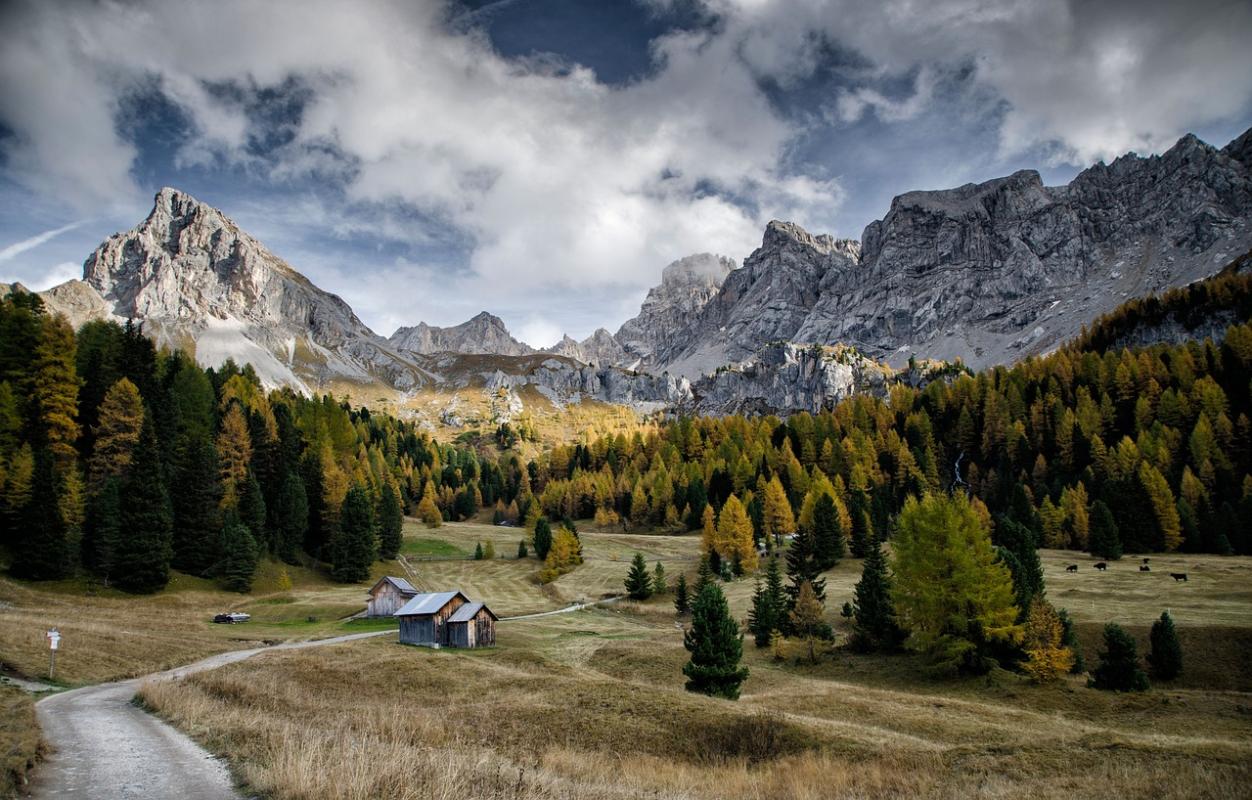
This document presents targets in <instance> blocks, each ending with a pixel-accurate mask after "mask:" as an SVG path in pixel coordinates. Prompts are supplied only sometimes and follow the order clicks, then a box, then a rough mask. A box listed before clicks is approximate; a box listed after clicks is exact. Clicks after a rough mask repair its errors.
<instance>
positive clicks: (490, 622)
mask: <svg viewBox="0 0 1252 800" xmlns="http://www.w3.org/2000/svg"><path fill="white" fill-rule="evenodd" d="M497 619H499V617H497V616H496V615H495V613H493V612H492V610H491V609H490V608H487V606H485V605H483V604H482V603H466V604H465V605H463V606H461V607H460V608H458V609H457V610H456V611H455V612H453V614H452V616H450V617H448V646H449V647H492V646H494V645H495V643H496V620H497Z"/></svg>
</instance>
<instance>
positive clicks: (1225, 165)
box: [657, 131, 1252, 376]
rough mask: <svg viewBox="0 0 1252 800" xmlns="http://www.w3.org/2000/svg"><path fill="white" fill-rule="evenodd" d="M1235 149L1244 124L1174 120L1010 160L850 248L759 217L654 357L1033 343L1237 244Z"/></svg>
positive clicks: (1240, 194) (684, 359) (681, 365)
mask: <svg viewBox="0 0 1252 800" xmlns="http://www.w3.org/2000/svg"><path fill="white" fill-rule="evenodd" d="M1250 154H1252V131H1249V132H1248V133H1245V134H1244V135H1243V136H1241V137H1239V139H1236V140H1235V141H1234V142H1231V143H1230V144H1229V145H1228V146H1227V147H1226V148H1225V149H1223V150H1217V149H1215V148H1213V147H1211V146H1209V145H1207V144H1204V143H1203V142H1201V141H1199V140H1198V139H1196V138H1195V137H1194V136H1186V137H1184V138H1183V139H1181V140H1180V141H1179V142H1178V144H1177V145H1175V146H1174V147H1173V148H1171V149H1170V150H1169V151H1168V152H1166V153H1164V154H1162V155H1159V156H1151V157H1148V158H1141V157H1139V156H1136V155H1127V156H1123V157H1122V158H1119V159H1117V160H1116V161H1114V162H1113V163H1112V164H1109V165H1105V164H1098V165H1096V166H1094V167H1091V168H1090V169H1088V170H1085V171H1084V172H1082V173H1081V174H1080V175H1078V176H1077V177H1076V178H1075V179H1074V180H1073V181H1071V182H1070V183H1069V184H1068V185H1066V186H1059V187H1045V186H1044V185H1043V184H1042V182H1041V181H1040V178H1039V175H1038V173H1035V172H1033V171H1022V172H1018V173H1015V174H1013V175H1011V176H1009V177H1007V178H999V179H996V180H992V181H987V182H986V183H982V184H976V185H975V184H969V185H966V186H962V187H960V188H957V189H950V190H945V191H933V192H910V193H908V194H904V195H901V196H899V197H897V198H896V199H895V200H894V201H893V202H892V204H891V210H890V211H889V212H888V214H887V215H886V216H885V217H884V218H883V219H882V220H879V221H876V222H873V223H871V224H870V225H869V226H868V227H867V228H866V229H865V233H864V235H863V238H862V243H861V246H860V247H859V248H858V247H857V245H856V243H855V242H848V241H835V240H833V239H831V238H830V237H826V236H811V235H810V234H808V233H806V232H805V231H803V230H801V229H800V228H798V227H797V226H795V225H790V224H786V223H776V222H775V223H770V226H769V227H768V228H767V229H766V232H765V237H764V241H763V242H762V245H761V248H760V249H758V250H757V251H756V252H754V253H753V254H752V255H751V256H750V257H749V258H748V259H747V260H746V261H745V262H744V267H743V269H740V270H736V271H735V272H733V273H731V275H730V276H729V277H728V278H727V279H726V281H725V283H724V284H723V285H722V287H721V290H720V291H719V292H718V294H717V296H716V297H714V298H713V299H712V300H710V301H709V302H708V304H707V305H706V306H705V307H704V308H703V310H702V311H701V312H700V313H699V314H698V315H696V316H695V318H694V319H693V320H692V321H691V322H690V324H689V325H688V326H686V328H685V329H684V330H682V331H681V332H679V333H678V334H677V335H676V336H675V337H674V338H675V340H676V341H677V342H678V347H677V348H671V349H669V350H666V351H665V352H664V353H662V355H661V357H660V358H659V359H657V364H658V366H660V367H666V368H669V369H670V370H671V371H674V372H678V373H680V374H684V375H688V376H696V375H698V374H699V373H705V372H708V371H710V370H711V369H714V368H716V367H718V366H720V365H722V364H726V363H731V362H734V361H736V360H739V359H742V358H745V357H747V355H748V354H750V353H752V352H754V351H755V350H756V349H757V348H759V347H761V346H763V345H765V344H767V343H769V342H773V341H781V340H787V341H796V342H802V343H809V342H816V343H822V344H830V343H835V342H845V343H849V344H852V345H855V346H856V347H857V348H858V349H860V350H862V351H863V352H865V353H866V354H868V355H871V356H873V357H876V358H885V359H889V360H891V361H892V362H893V363H899V362H902V361H904V360H907V358H908V357H909V356H910V355H918V356H921V357H925V358H935V359H945V360H953V359H956V358H961V359H963V360H964V361H965V362H966V363H967V364H969V365H971V366H975V367H978V366H985V365H989V364H1002V363H1008V362H1011V361H1014V360H1016V359H1018V358H1021V357H1023V356H1026V355H1031V354H1036V353H1041V352H1045V351H1047V350H1049V349H1051V348H1053V347H1055V346H1056V345H1057V344H1059V343H1060V342H1062V341H1064V340H1065V339H1068V338H1070V337H1072V336H1074V335H1076V334H1077V333H1078V332H1079V330H1080V329H1081V327H1082V326H1083V325H1084V324H1087V323H1090V322H1091V321H1092V320H1093V319H1095V318H1096V317H1098V316H1099V315H1101V314H1103V313H1106V312H1108V311H1110V310H1112V309H1113V308H1115V307H1116V306H1117V305H1118V304H1120V303H1121V302H1122V301H1124V300H1126V299H1127V298H1129V297H1134V296H1140V295H1144V294H1147V293H1148V292H1151V291H1156V290H1160V289H1164V288H1168V287H1171V286H1180V285H1184V284H1187V283H1190V282H1191V281H1194V280H1198V279H1200V278H1204V277H1207V276H1208V275H1211V274H1213V273H1214V272H1216V271H1217V270H1218V269H1220V268H1221V267H1222V266H1223V265H1224V264H1225V263H1227V262H1228V261H1229V260H1230V258H1231V257H1233V256H1234V255H1237V254H1238V253H1240V252H1243V251H1245V250H1247V249H1248V247H1249V246H1252V227H1250V225H1249V217H1250V216H1252V168H1250V165H1252V158H1250ZM858 251H859V252H858Z"/></svg>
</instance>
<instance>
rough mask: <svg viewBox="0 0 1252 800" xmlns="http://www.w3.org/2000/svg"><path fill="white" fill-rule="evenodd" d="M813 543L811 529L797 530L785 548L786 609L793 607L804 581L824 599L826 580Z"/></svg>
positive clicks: (819, 597)
mask: <svg viewBox="0 0 1252 800" xmlns="http://www.w3.org/2000/svg"><path fill="white" fill-rule="evenodd" d="M814 545H815V542H814V541H813V533H812V532H811V531H799V532H798V533H796V535H795V536H794V537H793V538H792V539H791V545H790V546H789V547H788V548H787V611H790V610H791V609H793V608H795V604H796V599H797V598H799V596H800V587H801V586H803V585H804V584H805V583H808V584H809V585H810V586H811V587H812V589H813V593H814V594H815V595H817V598H818V599H819V600H821V601H823V602H825V600H826V580H825V579H824V578H822V577H821V575H822V569H821V566H820V565H819V564H818V563H817V553H816V552H815V551H814ZM783 632H784V633H786V632H787V631H786V630H784V631H783Z"/></svg>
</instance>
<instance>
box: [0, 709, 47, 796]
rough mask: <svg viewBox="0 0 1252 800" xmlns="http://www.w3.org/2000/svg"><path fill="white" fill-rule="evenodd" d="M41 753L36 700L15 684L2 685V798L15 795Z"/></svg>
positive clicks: (0, 779)
mask: <svg viewBox="0 0 1252 800" xmlns="http://www.w3.org/2000/svg"><path fill="white" fill-rule="evenodd" d="M38 752H39V729H38V727H37V726H36V724H35V701H34V699H33V698H32V697H31V696H30V695H29V694H27V693H26V692H24V691H22V690H21V689H18V688H16V687H13V686H3V685H0V797H16V796H17V791H18V788H19V787H20V786H22V785H23V783H24V779H25V775H26V772H27V770H28V769H30V767H31V766H32V765H33V764H34V761H35V758H36V757H37V755H38Z"/></svg>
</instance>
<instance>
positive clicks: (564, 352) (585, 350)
mask: <svg viewBox="0 0 1252 800" xmlns="http://www.w3.org/2000/svg"><path fill="white" fill-rule="evenodd" d="M544 352H545V353H552V354H553V355H558V356H565V357H567V358H572V359H574V360H576V361H581V362H582V363H584V364H590V365H592V366H614V365H627V364H630V363H631V362H633V361H634V360H635V359H634V358H633V357H632V356H631V354H630V353H628V352H626V350H625V349H624V348H623V347H622V346H621V345H620V344H618V341H617V339H615V338H614V337H613V334H611V333H609V332H608V331H607V330H605V329H604V328H596V332H595V333H593V334H591V335H590V336H588V337H587V338H586V339H583V340H582V341H581V342H580V341H577V340H576V339H573V338H572V337H570V336H568V335H567V336H562V337H561V341H559V342H557V343H556V344H554V345H552V346H551V347H547V348H544Z"/></svg>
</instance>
